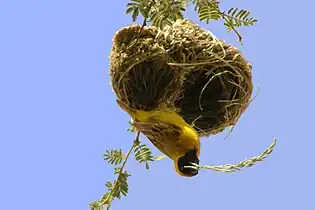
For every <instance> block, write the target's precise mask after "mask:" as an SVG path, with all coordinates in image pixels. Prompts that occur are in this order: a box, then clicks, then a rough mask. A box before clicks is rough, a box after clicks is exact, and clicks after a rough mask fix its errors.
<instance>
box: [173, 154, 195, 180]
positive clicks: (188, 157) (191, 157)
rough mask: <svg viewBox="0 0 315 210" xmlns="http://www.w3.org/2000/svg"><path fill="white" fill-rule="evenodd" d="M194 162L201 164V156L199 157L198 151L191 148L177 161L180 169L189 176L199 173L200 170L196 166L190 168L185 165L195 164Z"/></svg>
mask: <svg viewBox="0 0 315 210" xmlns="http://www.w3.org/2000/svg"><path fill="white" fill-rule="evenodd" d="M192 163H195V164H198V165H199V158H198V157H197V152H196V150H195V149H192V150H189V151H188V152H186V154H185V155H184V156H182V157H180V158H179V159H178V161H177V166H178V169H179V171H180V172H181V173H182V174H183V175H184V176H188V177H192V176H196V175H197V174H198V170H197V169H194V168H188V167H185V166H194V165H193V164H192Z"/></svg>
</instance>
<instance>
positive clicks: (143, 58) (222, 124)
mask: <svg viewBox="0 0 315 210" xmlns="http://www.w3.org/2000/svg"><path fill="white" fill-rule="evenodd" d="M140 28H141V26H139V25H131V26H127V27H124V28H122V29H120V30H119V31H118V32H117V33H116V35H115V36H114V38H113V48H112V51H111V54H110V76H111V83H112V86H113V89H114V92H115V93H116V95H117V98H118V99H119V100H121V101H123V102H124V103H126V104H128V105H129V106H130V107H132V108H136V109H142V110H146V111H149V110H155V109H172V110H174V111H176V112H177V113H179V114H180V116H182V117H183V119H184V120H185V121H186V122H187V123H189V124H192V125H193V127H194V128H195V129H196V131H197V132H198V134H199V135H200V136H209V135H212V134H216V133H218V132H221V131H223V130H224V129H225V128H226V127H229V126H233V125H234V124H235V123H236V122H237V121H238V119H239V118H240V116H241V114H242V113H243V112H244V111H245V109H246V108H247V106H248V104H249V102H250V97H251V94H252V91H253V85H252V76H251V65H250V64H249V63H248V62H247V61H246V60H245V58H244V57H243V55H242V53H241V52H240V51H239V50H237V49H236V48H235V47H233V46H231V45H228V44H226V43H225V42H223V41H221V40H218V39H217V38H215V37H214V36H213V35H212V34H211V33H210V32H208V31H206V30H204V29H202V28H200V27H199V26H198V25H196V24H194V23H192V22H191V21H189V20H177V21H176V22H175V23H174V24H173V25H172V26H166V27H164V28H163V29H162V30H161V29H158V28H156V27H153V26H150V27H144V28H143V29H142V31H141V33H140V35H139V31H140Z"/></svg>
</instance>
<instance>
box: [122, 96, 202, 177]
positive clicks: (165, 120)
mask: <svg viewBox="0 0 315 210" xmlns="http://www.w3.org/2000/svg"><path fill="white" fill-rule="evenodd" d="M117 103H118V105H119V106H120V107H121V108H122V109H123V110H124V111H126V112H127V113H128V114H129V115H130V116H131V118H132V119H133V123H132V126H134V127H135V128H136V129H137V130H138V131H139V132H141V133H143V134H144V135H145V136H146V137H147V138H148V139H149V140H150V141H151V142H152V144H153V145H154V146H155V147H157V148H158V149H159V150H160V151H161V152H162V153H164V154H165V155H167V156H168V157H169V158H171V159H172V160H173V162H174V168H175V170H176V172H177V173H178V174H179V175H181V176H186V177H192V176H196V175H197V174H198V170H196V169H193V168H187V167H185V166H192V164H191V163H195V164H199V155H200V138H199V136H198V134H197V132H196V131H195V130H194V129H193V128H192V127H191V126H190V125H189V124H187V123H186V122H185V120H184V119H183V118H182V117H180V116H179V115H178V114H177V113H176V112H174V111H170V110H167V111H163V110H161V111H160V110H156V111H144V110H136V109H132V108H129V107H128V106H127V105H125V104H124V103H123V102H121V101H119V100H117Z"/></svg>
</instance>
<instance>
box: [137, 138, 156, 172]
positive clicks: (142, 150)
mask: <svg viewBox="0 0 315 210" xmlns="http://www.w3.org/2000/svg"><path fill="white" fill-rule="evenodd" d="M134 153H135V158H136V160H137V161H138V162H139V163H144V164H145V167H146V169H149V162H150V161H151V162H152V161H154V157H153V155H152V152H151V150H150V149H149V148H148V147H147V146H146V145H145V144H139V145H138V146H136V147H135V149H134Z"/></svg>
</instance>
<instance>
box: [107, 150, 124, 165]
mask: <svg viewBox="0 0 315 210" xmlns="http://www.w3.org/2000/svg"><path fill="white" fill-rule="evenodd" d="M103 156H104V160H107V162H108V163H109V164H112V165H119V164H121V163H122V161H123V159H124V156H123V154H122V150H121V149H117V150H115V149H113V150H110V151H109V150H106V151H105V154H104V155H103Z"/></svg>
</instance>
